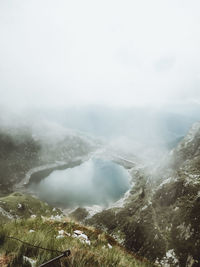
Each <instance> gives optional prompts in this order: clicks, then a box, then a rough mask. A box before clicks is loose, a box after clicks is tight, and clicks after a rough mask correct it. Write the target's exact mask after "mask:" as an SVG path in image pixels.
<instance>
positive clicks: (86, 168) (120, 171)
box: [30, 159, 130, 208]
mask: <svg viewBox="0 0 200 267" xmlns="http://www.w3.org/2000/svg"><path fill="white" fill-rule="evenodd" d="M129 178H130V177H129V174H128V172H127V170H126V169H124V168H123V167H121V166H119V165H117V164H116V163H113V162H111V161H105V160H102V159H91V160H89V161H87V162H85V163H83V164H81V165H80V166H77V167H75V168H70V169H66V170H59V171H54V172H53V173H51V174H50V175H49V176H48V177H46V178H44V179H43V180H42V181H41V182H40V183H38V184H32V185H31V186H30V189H31V190H32V191H34V192H35V193H36V194H37V195H38V196H39V198H40V199H42V200H45V201H47V202H48V203H51V204H59V205H61V206H63V207H68V208H71V207H75V206H84V205H102V206H107V205H109V204H111V203H113V202H115V201H117V200H118V199H119V198H120V197H122V196H123V194H124V193H125V192H126V191H127V190H128V189H129V187H130V181H129Z"/></svg>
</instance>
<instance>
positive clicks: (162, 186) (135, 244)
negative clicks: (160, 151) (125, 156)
mask: <svg viewBox="0 0 200 267" xmlns="http://www.w3.org/2000/svg"><path fill="white" fill-rule="evenodd" d="M167 163H168V164H165V166H164V167H162V168H159V171H157V172H154V173H153V174H151V176H152V177H150V176H149V175H148V174H144V173H143V174H141V170H140V171H138V172H135V174H136V176H135V181H136V184H135V186H134V187H133V189H132V191H131V194H130V197H129V200H128V201H127V202H126V203H125V205H124V207H123V208H116V209H110V210H107V211H106V213H107V217H108V216H109V215H110V218H111V220H112V224H111V223H108V222H109V220H107V221H106V220H105V215H106V214H105V211H104V212H102V213H99V214H96V215H94V216H93V217H92V218H91V219H90V220H88V223H89V224H92V225H95V226H96V227H101V228H106V229H107V230H108V231H109V233H112V234H113V235H114V236H115V237H116V238H119V239H122V240H123V241H122V242H123V244H124V245H125V246H126V247H127V248H128V249H130V250H132V251H134V252H135V253H138V254H139V255H141V256H145V257H147V258H149V259H150V260H152V261H154V262H158V263H161V265H162V266H181V267H182V266H183V267H184V266H185V267H188V266H192V267H196V266H200V256H199V251H200V123H196V124H195V125H193V127H192V129H191V130H190V132H189V133H188V135H187V136H186V137H185V138H184V139H183V140H182V141H181V142H180V143H179V144H178V146H177V147H176V148H175V149H174V150H173V151H172V152H171V153H170V156H169V158H168V161H167ZM163 177H164V180H163ZM141 193H142V197H141ZM113 214H114V216H113Z"/></svg>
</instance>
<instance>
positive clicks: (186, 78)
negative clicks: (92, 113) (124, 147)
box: [0, 0, 200, 107]
mask: <svg viewBox="0 0 200 267" xmlns="http://www.w3.org/2000/svg"><path fill="white" fill-rule="evenodd" d="M199 13H200V2H199V0H187V1H186V0H151V1H149V0H137V1H136V0H124V1H122V0H120V1H119V0H101V1H97V0H84V1H83V0H73V1H72V0H71V1H70V0H54V1H53V0H1V1H0V103H1V105H6V106H13V105H14V106H15V105H20V106H24V105H27V106H44V107H46V106H59V105H60V106H63V105H65V106H69V105H72V106H73V105H82V104H83V105H87V104H106V105H112V106H113V105H116V106H125V107H126V106H138V105H139V106H140V105H142V106H143V105H155V106H162V105H164V104H169V103H175V104H176V103H193V102H196V103H200V52H199V48H200V16H199Z"/></svg>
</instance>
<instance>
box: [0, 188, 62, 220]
mask: <svg viewBox="0 0 200 267" xmlns="http://www.w3.org/2000/svg"><path fill="white" fill-rule="evenodd" d="M60 214H61V211H60V210H59V209H55V208H54V209H53V208H52V207H51V206H49V205H48V204H47V203H44V202H42V201H40V200H38V199H37V198H34V197H32V196H30V195H27V194H22V193H18V192H15V193H12V194H10V195H8V196H5V197H0V221H1V222H4V221H8V220H10V219H19V218H28V217H30V216H34V215H36V216H40V215H43V216H51V215H53V216H55V215H60Z"/></svg>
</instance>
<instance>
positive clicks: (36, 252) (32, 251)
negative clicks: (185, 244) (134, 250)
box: [0, 217, 153, 267]
mask: <svg viewBox="0 0 200 267" xmlns="http://www.w3.org/2000/svg"><path fill="white" fill-rule="evenodd" d="M61 230H63V232H64V235H63V236H60V235H59V233H58V231H61ZM75 230H80V231H82V232H83V233H84V234H85V235H87V237H88V240H90V243H89V244H87V243H86V242H84V240H81V239H79V238H77V237H75V235H74V231H75ZM8 237H15V238H19V239H21V240H23V241H25V242H28V243H30V244H32V245H35V246H40V247H44V248H48V249H54V250H59V251H66V250H68V249H70V250H71V255H70V256H69V257H68V258H66V257H65V258H63V259H61V260H60V261H59V262H56V264H54V265H53V264H51V266H52V267H53V266H60V267H61V266H73V267H76V266H77V267H81V266H101V267H103V266H105V267H107V266H120V267H123V266H124V267H127V266H136V267H146V266H153V265H152V264H150V263H149V262H147V261H146V260H144V259H143V260H141V259H138V258H136V257H135V256H134V255H133V254H131V253H128V252H127V251H125V250H124V249H123V248H122V247H120V245H119V244H118V243H117V242H116V241H115V240H114V239H113V238H112V237H110V236H108V235H106V234H105V233H103V232H101V231H98V230H95V229H94V228H91V227H90V228H87V227H85V226H83V225H80V224H77V223H75V222H72V221H70V220H68V219H62V221H57V220H55V219H44V218H43V219H41V218H40V217H38V218H32V219H26V220H15V221H11V222H9V223H7V224H4V225H1V226H0V265H1V264H2V265H1V266H9V267H12V266H13V267H21V266H31V265H30V263H29V262H28V261H26V260H25V259H26V258H25V257H24V256H26V257H28V258H29V259H32V260H35V261H36V262H35V264H36V266H38V265H40V264H42V263H44V262H46V261H48V260H50V259H52V258H54V257H56V256H58V255H59V253H55V252H49V251H46V250H42V249H38V248H35V247H31V246H28V245H26V244H23V243H21V242H19V241H17V240H13V239H10V238H8Z"/></svg>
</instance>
